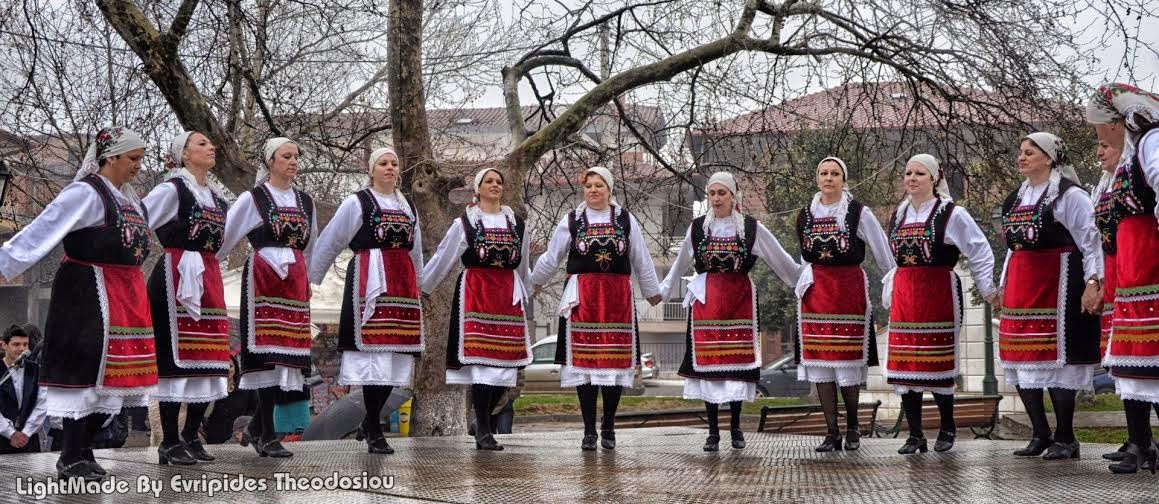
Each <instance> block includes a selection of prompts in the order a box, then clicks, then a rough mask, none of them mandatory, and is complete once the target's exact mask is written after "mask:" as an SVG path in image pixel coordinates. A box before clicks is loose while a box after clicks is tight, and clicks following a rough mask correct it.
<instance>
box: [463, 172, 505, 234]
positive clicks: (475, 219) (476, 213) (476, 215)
mask: <svg viewBox="0 0 1159 504" xmlns="http://www.w3.org/2000/svg"><path fill="white" fill-rule="evenodd" d="M487 172H495V173H496V174H498V175H499V178H500V179H501V180H502V179H503V172H500V171H499V170H496V169H495V168H483V169H482V170H479V172H478V173H476V174H475V187H474V189H475V198H474V200H473V201H472V202H471V204H470V205H467V210H466V212H467V220H469V221H471V222H472V223H473V224H475V226H479V222H480V221H482V220H483V209H482V208H480V207H479V186H482V185H483V178H484V177H486V176H487ZM499 211H500V212H502V213H503V216H504V217H506V218H507V221H508V222H510V223H511V224H513V225H514V224H515V211H514V210H512V209H511V207H509V206H507V205H500V206H499Z"/></svg>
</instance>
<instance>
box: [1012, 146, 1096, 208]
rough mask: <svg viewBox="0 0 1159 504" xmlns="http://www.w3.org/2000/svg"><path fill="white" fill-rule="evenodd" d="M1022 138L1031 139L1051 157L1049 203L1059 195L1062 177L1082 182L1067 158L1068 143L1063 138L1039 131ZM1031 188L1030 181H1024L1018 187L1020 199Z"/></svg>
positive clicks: (1077, 182)
mask: <svg viewBox="0 0 1159 504" xmlns="http://www.w3.org/2000/svg"><path fill="white" fill-rule="evenodd" d="M1022 139H1023V140H1029V141H1030V143H1032V144H1034V145H1035V147H1038V149H1039V150H1041V151H1042V152H1044V153H1045V154H1046V157H1048V158H1050V161H1051V170H1050V186H1049V187H1048V188H1047V190H1046V201H1047V203H1050V202H1051V201H1054V199H1055V198H1057V197H1058V184H1059V182H1061V181H1062V179H1064V178H1065V179H1067V180H1069V181H1071V182H1073V183H1075V184H1081V183H1080V182H1079V176H1078V174H1077V173H1075V170H1074V166H1071V164H1070V160H1069V159H1067V155H1066V144H1065V143H1063V141H1062V139H1061V138H1059V137H1058V136H1056V135H1054V134H1052V133H1047V132H1045V131H1039V132H1036V133H1031V134H1029V135H1026V136H1024V137H1022ZM1029 188H1030V181H1029V180H1024V181H1022V187H1020V188H1018V198H1019V200H1021V199H1022V194H1023V193H1025V192H1026V191H1027V189H1029Z"/></svg>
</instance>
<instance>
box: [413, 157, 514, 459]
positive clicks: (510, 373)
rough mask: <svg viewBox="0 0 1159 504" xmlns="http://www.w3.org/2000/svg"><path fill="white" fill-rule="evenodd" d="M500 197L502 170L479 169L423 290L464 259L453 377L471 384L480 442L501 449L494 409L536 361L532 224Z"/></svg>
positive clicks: (453, 326)
mask: <svg viewBox="0 0 1159 504" xmlns="http://www.w3.org/2000/svg"><path fill="white" fill-rule="evenodd" d="M502 200H503V174H502V173H500V172H499V171H498V170H494V169H490V168H487V169H483V170H481V171H480V172H479V173H477V174H475V201H474V202H473V203H472V204H471V205H470V206H468V207H467V210H466V211H465V212H463V215H462V216H460V217H459V218H458V219H455V221H454V222H453V223H451V228H450V229H449V230H447V234H446V236H444V237H443V241H442V242H441V243H439V249H438V251H437V252H435V256H434V257H433V258H431V260H430V262H428V263H427V265H426V268H424V269H423V275H422V278H423V292H430V291H432V290H434V289H435V287H436V286H437V285H438V284H439V282H441V281H442V280H443V278H444V277H446V276H447V273H448V272H450V271H451V268H453V267H454V265H455V263H458V262H462V263H463V273H462V274H460V275H459V280H458V282H457V283H456V286H455V298H454V302H453V304H452V306H451V308H452V309H451V322H450V327H449V328H448V329H447V335H448V341H447V384H448V385H451V384H455V385H470V386H471V398H472V403H473V405H474V407H475V448H477V449H480V450H502V449H503V447H502V446H500V445H499V443H497V442H496V441H495V437H494V436H492V435H491V432H492V430H494V429H493V427H494V426H492V425H491V409H492V407H493V405H494V404H495V402H496V401H498V400H499V397H500V396H502V395H503V393H504V392H505V391H506V390H507V388H508V387H514V386H515V384H516V381H517V380H518V378H519V368H521V367H523V366H526V365H527V364H530V363H531V347H530V342H529V340H528V334H529V331H528V329H527V318H526V316H525V315H524V309H523V303H524V301H525V299H526V297H527V296H526V292H525V290H524V288H523V286H524V282H525V279H526V277H527V270H528V266H527V265H528V259H527V254H528V241H527V237H526V235H525V230H526V226H525V225H524V223H523V219H520V218H519V217H518V216H516V215H515V213H514V212H513V211H512V210H511V208H510V207H508V206H506V205H503V204H501V203H500V202H501V201H502Z"/></svg>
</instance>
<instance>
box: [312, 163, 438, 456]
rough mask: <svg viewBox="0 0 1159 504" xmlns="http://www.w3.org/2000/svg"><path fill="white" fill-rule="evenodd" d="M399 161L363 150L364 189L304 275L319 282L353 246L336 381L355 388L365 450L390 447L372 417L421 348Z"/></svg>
mask: <svg viewBox="0 0 1159 504" xmlns="http://www.w3.org/2000/svg"><path fill="white" fill-rule="evenodd" d="M398 161H399V160H398V154H396V153H395V152H394V150H393V149H391V148H390V147H382V148H379V149H376V150H374V152H371V153H370V160H369V162H368V173H369V176H370V185H369V187H367V188H365V189H362V190H360V191H358V192H356V193H354V194H352V195H350V196H347V197H346V199H345V200H343V201H342V204H341V205H340V206H339V207H338V211H337V212H335V214H334V218H333V219H331V220H330V223H329V224H327V225H326V229H325V230H324V231H322V236H320V237H319V238H318V248H317V254H316V255H315V257H314V261H313V262H312V263H311V264H310V279H311V281H313V282H314V283H315V284H320V283H322V278H323V277H325V276H326V270H328V269H329V268H330V266H331V265H332V264H333V263H334V259H335V258H337V257H338V254H339V253H340V252H342V251H343V250H345V249H347V248H349V249H350V250H352V251H353V252H354V257H352V258H350V262H349V263H348V264H347V267H346V288H345V290H344V291H343V292H344V295H343V296H342V315H341V319H340V320H339V322H340V324H339V327H338V349H339V350H341V351H342V364H341V367H340V368H339V374H338V383H339V384H342V385H360V386H361V387H362V397H363V403H364V404H365V405H366V416H365V417H364V418H363V420H362V430H363V432H364V433H365V434H366V443H367V448H366V450H367V453H380V454H390V453H394V449H393V448H391V446H390V445H389V444H387V442H386V438H385V437H384V436H383V433H382V424H381V422H380V416H379V415H380V414H381V411H382V407H383V406H384V405H385V404H386V400H387V398H389V397H390V393H391V391H393V390H394V387H407V386H410V384H411V379H412V378H413V377H414V367H415V356H417V355H419V353H420V352H422V350H423V325H422V321H423V312H422V304H421V302H420V297H421V295H420V294H421V293H420V291H419V276H418V273H419V272H421V271H422V270H423V251H422V233H421V232H420V231H419V220H418V213H417V212H416V211H415V207H414V205H412V204H411V202H410V201H409V200H407V199H406V197H405V196H403V194H402V191H400V190H399V189H398V184H399V165H398ZM368 300H370V301H368Z"/></svg>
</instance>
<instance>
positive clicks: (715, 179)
mask: <svg viewBox="0 0 1159 504" xmlns="http://www.w3.org/2000/svg"><path fill="white" fill-rule="evenodd" d="M705 193H706V195H707V197H708V201H709V203H710V204H711V205H712V208H711V209H710V210H709V211H708V213H707V214H706V215H703V216H701V217H697V218H696V219H693V221H692V225H691V226H689V228H688V232H686V233H685V235H684V244H683V245H681V246H680V252H679V254H677V256H676V262H674V263H673V264H672V269H670V270H668V275H667V276H666V277H665V278H664V281H663V282H661V283H660V292H661V293H665V294H668V295H669V296H675V295H679V294H680V283H681V282H680V280H681V275H683V274H684V272H685V271H687V270H688V267H689V266H694V267H695V269H696V276H694V277H693V278H692V281H691V282H689V284H688V294H687V295H686V296H685V297H684V306H685V307H686V308H690V309H689V312H688V329H687V331H686V332H685V342H686V347H685V350H684V361H683V362H682V363H681V364H680V376H683V377H684V398H685V399H694V400H701V401H704V407H705V410H706V411H707V413H708V439H706V440H705V442H704V451H717V450H718V449H719V445H720V428H719V427H718V426H717V422H718V420H717V417H718V416H719V408H720V405H722V404H727V405H728V407H729V412H730V413H731V421H730V424H729V433H730V436H731V442H732V447H733V448H736V449H742V448H744V447H745V440H744V433H743V432H742V431H741V428H740V412H741V403H742V401H750V402H751V401H752V400H753V398H754V397H755V396H756V389H757V382H759V381H760V378H761V340H760V330H759V328H758V327H757V324H758V321H759V320H760V314H759V312H758V310H759V305H758V304H757V303H758V301H757V291H756V286H755V285H754V284H753V282H752V280H751V279H749V271H750V270H752V267H753V266H754V265H755V264H756V262H757V258H760V259H761V260H763V261H764V262H765V264H768V265H769V267H771V268H772V269H773V271H774V272H776V274H777V276H778V277H780V278H781V280H782V281H784V282H785V283H786V284H788V285H793V284H795V283H796V282H797V277H798V275H799V274H800V265H799V264H797V262H796V261H794V260H793V258H792V257H791V256H790V255H789V254H788V253H787V252H785V249H784V248H782V247H781V244H780V243H778V242H777V239H776V238H774V237H773V234H772V233H770V232H769V230H768V228H766V227H765V225H764V224H761V223H760V222H757V220H756V219H754V218H752V217H751V216H748V215H744V214H742V213H741V208H740V191H739V190H738V189H737V183H736V179H735V178H733V176H732V174H731V173H728V172H716V173H714V174H712V176H711V177H709V179H708V183H707V184H706V185H705Z"/></svg>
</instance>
